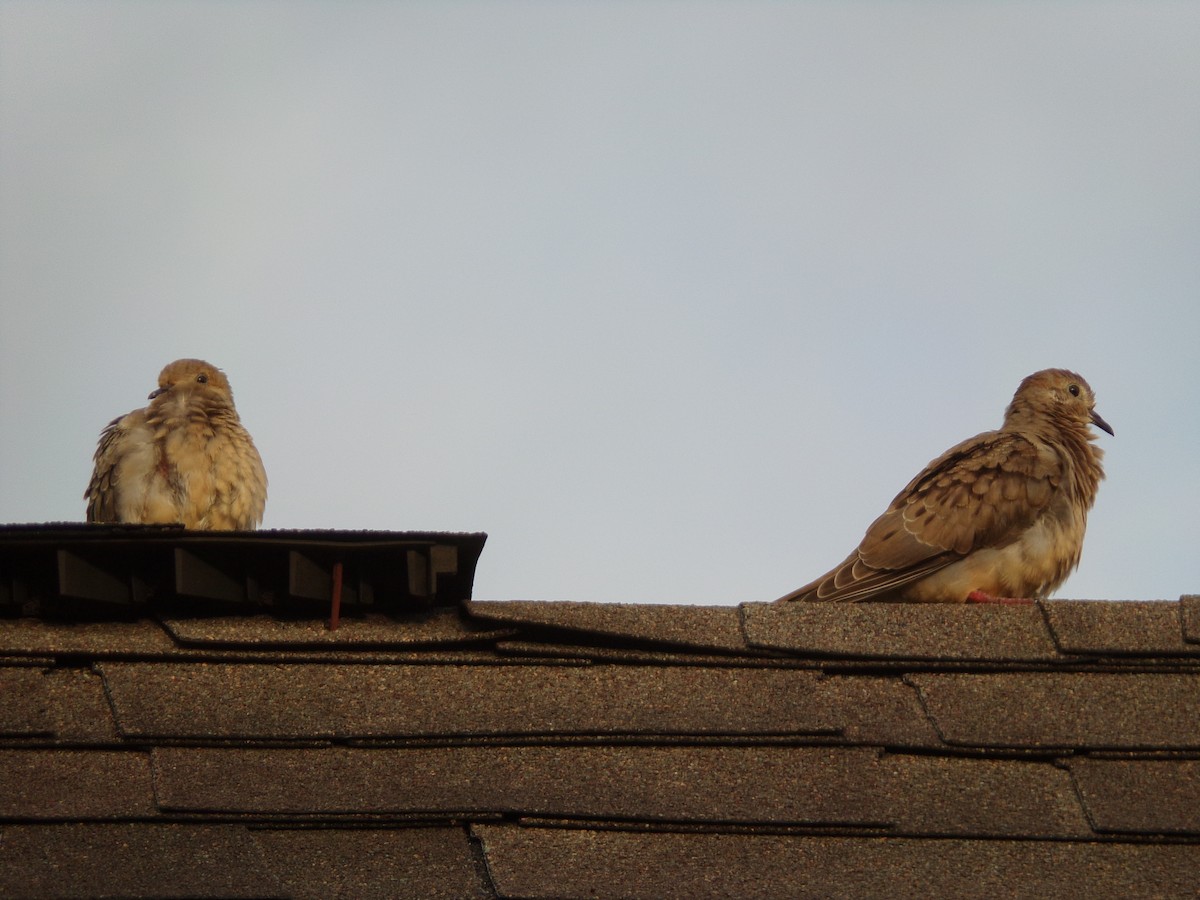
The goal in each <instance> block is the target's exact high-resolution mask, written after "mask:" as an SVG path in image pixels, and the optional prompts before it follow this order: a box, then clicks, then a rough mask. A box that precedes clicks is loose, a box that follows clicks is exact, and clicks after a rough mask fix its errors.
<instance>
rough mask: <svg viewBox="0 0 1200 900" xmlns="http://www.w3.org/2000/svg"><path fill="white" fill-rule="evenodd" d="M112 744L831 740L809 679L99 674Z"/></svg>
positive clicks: (669, 670) (637, 674) (485, 672)
mask: <svg viewBox="0 0 1200 900" xmlns="http://www.w3.org/2000/svg"><path fill="white" fill-rule="evenodd" d="M98 668H99V670H100V672H101V674H102V675H103V677H104V681H105V684H106V686H107V689H108V692H109V696H110V698H111V699H112V702H113V705H114V708H115V710H116V716H117V724H118V728H119V729H120V731H121V733H122V734H123V735H126V736H130V737H172V738H207V739H213V738H215V739H225V738H291V739H298V738H337V737H342V738H346V737H376V738H384V737H413V736H431V735H432V736H446V735H488V734H507V735H529V734H537V735H553V734H568V735H569V734H610V735H611V734H640V735H643V736H646V737H649V736H652V735H670V734H693V735H705V734H732V735H753V734H815V733H832V732H834V731H835V730H836V726H835V724H834V723H833V721H832V713H831V712H830V710H829V709H827V708H826V705H825V704H822V703H821V702H819V699H818V700H814V696H813V695H814V693H815V690H816V689H815V685H816V683H817V677H818V676H817V675H816V673H809V672H796V671H787V670H773V669H704V668H697V667H683V666H680V667H664V666H654V667H636V666H603V665H593V666H582V667H576V666H523V665H500V666H369V665H307V666H305V665H291V664H279V665H259V664H253V663H245V664H218V663H194V664H183V663H118V662H104V663H100V664H98Z"/></svg>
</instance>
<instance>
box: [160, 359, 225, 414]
mask: <svg viewBox="0 0 1200 900" xmlns="http://www.w3.org/2000/svg"><path fill="white" fill-rule="evenodd" d="M149 399H150V400H152V401H155V402H156V403H163V402H170V401H171V400H174V401H177V402H179V403H180V404H181V405H184V406H186V405H187V404H188V403H189V402H190V401H192V400H199V401H201V402H203V403H204V404H205V405H211V406H230V407H232V406H233V391H232V390H231V389H230V387H229V379H228V378H226V377H225V373H224V372H222V371H221V370H220V369H218V368H217V367H216V366H214V365H212V364H211V363H206V362H205V361H204V360H202V359H177V360H175V362H173V363H168V364H167V365H166V366H165V367H164V368H163V370H162V371H161V372H160V373H159V375H158V387H157V388H156V389H155V390H153V391H151V392H150V398H149Z"/></svg>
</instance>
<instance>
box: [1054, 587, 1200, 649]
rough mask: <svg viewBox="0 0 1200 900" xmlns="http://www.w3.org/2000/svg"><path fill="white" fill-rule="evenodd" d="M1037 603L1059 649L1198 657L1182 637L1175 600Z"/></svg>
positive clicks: (1056, 601)
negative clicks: (1043, 609) (1041, 604)
mask: <svg viewBox="0 0 1200 900" xmlns="http://www.w3.org/2000/svg"><path fill="white" fill-rule="evenodd" d="M1043 606H1044V608H1045V610H1046V615H1047V618H1048V620H1049V622H1050V628H1051V631H1052V632H1053V634H1054V639H1055V641H1057V643H1058V646H1059V647H1060V648H1061V649H1062V651H1063V652H1064V653H1088V654H1094V655H1106V654H1134V655H1141V656H1152V655H1158V656H1172V655H1176V654H1189V653H1190V654H1193V655H1196V656H1200V645H1189V644H1187V643H1186V642H1185V641H1184V640H1183V624H1182V621H1181V620H1180V604H1178V603H1167V602H1163V601H1155V602H1141V603H1132V602H1126V603H1104V602H1101V601H1096V600H1050V601H1045V602H1044V603H1043Z"/></svg>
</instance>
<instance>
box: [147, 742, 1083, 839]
mask: <svg viewBox="0 0 1200 900" xmlns="http://www.w3.org/2000/svg"><path fill="white" fill-rule="evenodd" d="M154 769H155V783H156V785H157V786H158V791H159V793H158V796H159V799H160V802H161V804H162V807H163V809H164V810H167V811H170V812H177V813H197V812H209V813H223V814H235V815H241V814H249V815H261V816H285V815H293V816H295V815H305V814H308V815H360V816H363V815H387V814H392V815H410V816H411V815H417V814H428V815H436V816H440V817H451V816H470V815H471V814H476V815H478V814H480V813H493V814H505V815H515V816H522V817H535V818H540V819H554V818H559V819H567V820H585V821H606V820H607V821H611V822H664V823H665V822H671V823H682V824H691V825H697V824H709V825H712V824H729V823H738V824H742V825H776V826H783V825H796V826H800V825H806V826H819V825H826V826H840V827H876V828H894V829H896V830H897V831H899V832H901V833H907V834H937V835H968V834H969V835H993V836H994V835H1019V836H1025V837H1059V838H1063V837H1084V836H1091V834H1092V832H1091V829H1090V828H1089V826H1088V823H1087V820H1086V818H1085V817H1084V815H1083V810H1082V808H1081V806H1080V804H1079V800H1078V797H1077V795H1076V792H1075V790H1074V787H1073V786H1072V783H1071V779H1070V776H1069V775H1068V774H1067V772H1065V771H1063V770H1061V769H1058V768H1056V767H1055V766H1054V765H1053V764H1052V763H1050V762H1042V763H1034V762H1024V761H1014V760H988V759H966V758H948V757H930V756H913V755H907V754H904V755H886V756H883V757H881V756H880V755H879V754H878V752H877V751H875V750H873V749H871V748H862V747H849V748H848V747H835V746H816V747H814V746H733V747H731V746H712V745H700V746H649V747H646V746H637V745H623V746H615V747H614V746H607V747H605V746H589V745H563V746H507V747H506V746H486V747H435V748H409V749H347V748H343V747H329V748H322V749H295V750H266V749H253V750H247V749H215V748H203V749H202V748H184V747H160V748H158V749H156V750H155V751H154Z"/></svg>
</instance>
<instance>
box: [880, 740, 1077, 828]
mask: <svg viewBox="0 0 1200 900" xmlns="http://www.w3.org/2000/svg"><path fill="white" fill-rule="evenodd" d="M879 769H880V778H879V790H880V791H884V792H887V801H888V808H889V809H890V811H891V812H892V820H893V822H894V823H895V831H896V832H898V833H901V834H929V835H977V836H991V837H999V836H1006V835H1007V836H1012V837H1026V838H1029V837H1034V838H1090V837H1092V836H1093V833H1092V829H1091V826H1090V825H1089V823H1088V820H1087V817H1086V816H1085V815H1084V812H1083V807H1082V806H1081V805H1080V803H1079V797H1078V795H1077V794H1076V792H1075V789H1074V786H1073V785H1072V783H1071V778H1070V776H1069V775H1068V773H1067V772H1065V771H1063V770H1062V769H1059V768H1056V767H1055V766H1054V764H1053V763H1051V762H1037V761H1030V760H1006V759H971V758H963V757H948V756H927V755H910V754H896V755H889V756H885V757H883V758H882V759H881V760H880V762H879Z"/></svg>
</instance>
